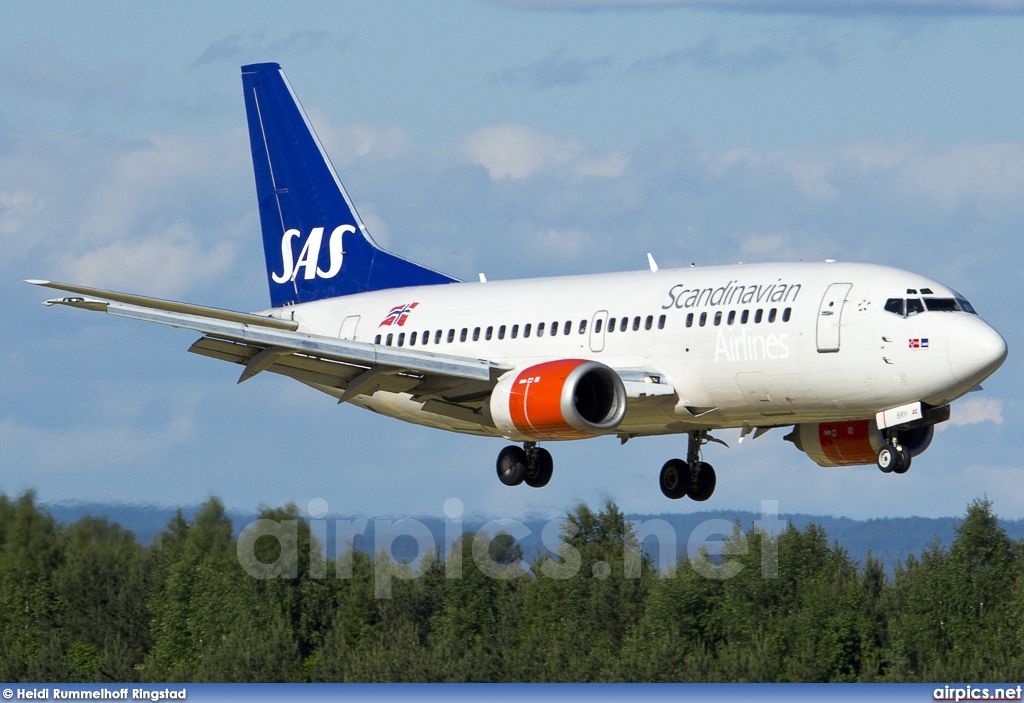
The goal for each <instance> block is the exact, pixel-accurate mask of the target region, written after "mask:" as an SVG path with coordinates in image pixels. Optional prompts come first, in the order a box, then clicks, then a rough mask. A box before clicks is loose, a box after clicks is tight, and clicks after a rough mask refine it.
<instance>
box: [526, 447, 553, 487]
mask: <svg viewBox="0 0 1024 703" xmlns="http://www.w3.org/2000/svg"><path fill="white" fill-rule="evenodd" d="M527 456H528V457H529V461H528V462H527V467H526V475H525V476H524V477H523V480H524V481H526V485H527V486H530V487H531V488H543V487H544V486H546V485H548V481H550V480H551V474H552V473H553V472H554V470H555V460H554V459H552V458H551V452H549V451H548V450H547V449H541V448H540V447H536V448H534V449H532V450H531V451H530V452H529V454H528V455H527Z"/></svg>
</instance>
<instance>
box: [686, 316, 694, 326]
mask: <svg viewBox="0 0 1024 703" xmlns="http://www.w3.org/2000/svg"><path fill="white" fill-rule="evenodd" d="M686 326H687V327H693V313H692V312H688V313H686Z"/></svg>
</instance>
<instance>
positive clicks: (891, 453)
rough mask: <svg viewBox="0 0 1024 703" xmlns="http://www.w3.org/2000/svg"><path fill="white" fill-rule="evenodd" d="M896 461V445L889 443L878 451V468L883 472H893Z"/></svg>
mask: <svg viewBox="0 0 1024 703" xmlns="http://www.w3.org/2000/svg"><path fill="white" fill-rule="evenodd" d="M895 463H896V447H894V446H892V445H891V444H887V445H885V446H884V447H882V448H881V449H880V450H879V452H878V468H879V469H880V470H881V472H882V473H883V474H891V473H892V468H893V464H895Z"/></svg>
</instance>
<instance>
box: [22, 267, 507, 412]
mask: <svg viewBox="0 0 1024 703" xmlns="http://www.w3.org/2000/svg"><path fill="white" fill-rule="evenodd" d="M26 282H27V283H31V284H33V285H38V286H43V287H46V288H54V289H56V290H62V291H67V292H70V293H75V294H77V295H74V296H69V297H64V298H54V299H52V300H47V301H46V302H45V303H44V305H67V306H70V307H75V308H83V309H86V310H94V311H99V312H105V313H107V314H108V315H115V316H117V317H126V318H129V319H133V320H142V321H145V322H155V323H158V324H162V325H169V326H171V327H180V328H183V329H189V330H194V331H196V332H200V333H202V334H203V337H202V338H200V339H199V340H197V341H196V342H195V343H194V344H193V345H192V346H191V347H190V348H189V351H190V352H193V353H196V354H201V355H203V356H208V357H211V358H214V359H221V360H223V361H230V362H233V363H236V364H240V365H244V366H245V369H244V370H243V371H242V375H241V376H240V377H239V379H238V382H239V383H241V382H242V381H245V380H246V379H249V378H252V377H253V376H255V375H256V374H258V373H260V372H261V371H271V372H274V373H280V374H283V375H286V376H290V377H292V378H295V379H297V380H299V381H302V382H304V383H308V384H311V385H317V386H321V387H324V386H326V387H327V389H334V390H335V392H334V393H332V394H333V395H335V396H336V397H338V399H339V402H344V401H346V400H350V399H351V398H353V397H354V396H356V395H360V394H363V393H366V394H372V393H373V392H374V391H376V390H386V391H390V392H409V393H412V394H413V395H414V397H416V398H417V399H421V400H424V401H425V402H428V403H429V404H430V406H431V407H430V410H431V411H433V412H438V413H439V414H450V415H451V416H453V417H458V418H459V419H469V420H473V421H477V422H484V420H483V417H482V416H480V415H479V414H478V413H476V412H475V411H477V410H478V409H479V407H480V406H481V405H482V404H483V401H484V400H486V398H487V397H488V396H489V395H490V392H491V389H492V388H493V387H494V384H495V383H496V382H497V379H498V377H499V376H501V375H502V374H503V373H505V372H506V371H508V370H510V369H511V367H510V366H503V365H501V364H497V363H495V362H492V361H488V360H486V359H467V358H464V357H457V356H450V355H447V354H434V353H431V352H424V351H419V350H413V349H405V348H399V347H387V346H381V345H378V344H368V343H366V342H356V341H351V340H347V339H338V338H335V337H327V336H324V335H317V334H308V333H305V332H298V331H296V330H297V328H298V324H297V323H296V322H293V321H291V320H281V319H278V318H273V317H264V316H262V315H253V314H250V313H241V312H233V311H230V310H221V309H218V308H208V307H203V306H199V305H191V304H188V303H178V302H173V301H167V300H160V299H157V298H147V297H144V296H138V295H130V294H126V293H116V292H112V291H104V290H100V289H97V288H87V287H85V286H75V285H69V284H65V283H54V282H51V281H36V280H30V281H26ZM475 418H478V419H475Z"/></svg>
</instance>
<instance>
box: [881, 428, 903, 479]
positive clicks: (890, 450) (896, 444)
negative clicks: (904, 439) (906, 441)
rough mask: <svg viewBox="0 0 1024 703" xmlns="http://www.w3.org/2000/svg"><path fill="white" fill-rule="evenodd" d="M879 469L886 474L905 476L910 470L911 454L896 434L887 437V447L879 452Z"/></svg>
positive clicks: (891, 433) (889, 434)
mask: <svg viewBox="0 0 1024 703" xmlns="http://www.w3.org/2000/svg"><path fill="white" fill-rule="evenodd" d="M878 468H879V469H881V470H882V473H884V474H889V473H892V474H905V473H907V471H908V470H909V469H910V452H909V451H908V450H907V448H906V447H904V446H903V445H902V444H901V443H900V441H899V438H898V437H897V436H896V433H895V432H890V433H888V434H887V435H886V443H885V446H884V447H882V448H881V449H880V450H879V452H878Z"/></svg>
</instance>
